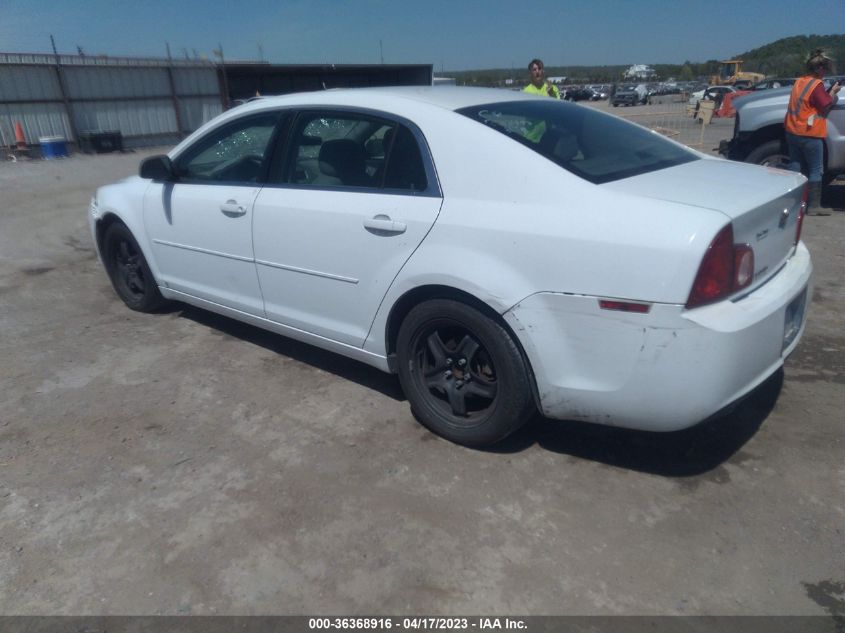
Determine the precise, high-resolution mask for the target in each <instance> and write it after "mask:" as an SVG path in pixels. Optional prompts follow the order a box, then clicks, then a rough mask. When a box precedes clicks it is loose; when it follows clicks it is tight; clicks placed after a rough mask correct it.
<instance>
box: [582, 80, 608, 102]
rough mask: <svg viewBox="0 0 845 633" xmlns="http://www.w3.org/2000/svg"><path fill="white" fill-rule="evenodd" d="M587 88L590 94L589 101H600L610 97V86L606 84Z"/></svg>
mask: <svg viewBox="0 0 845 633" xmlns="http://www.w3.org/2000/svg"><path fill="white" fill-rule="evenodd" d="M587 88H588V89H589V90H590V91H591V92H592V95H591V96H590V100H591V101H602V100H604V99H607V98H608V97H609V96H610V86H608V85H606V84H601V85H598V86H587Z"/></svg>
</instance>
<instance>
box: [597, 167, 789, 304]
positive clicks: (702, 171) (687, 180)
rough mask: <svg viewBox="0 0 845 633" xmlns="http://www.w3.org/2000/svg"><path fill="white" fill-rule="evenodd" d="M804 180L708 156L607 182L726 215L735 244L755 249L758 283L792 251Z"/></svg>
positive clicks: (634, 192)
mask: <svg viewBox="0 0 845 633" xmlns="http://www.w3.org/2000/svg"><path fill="white" fill-rule="evenodd" d="M804 182H805V180H804V177H803V176H801V175H800V174H797V173H793V172H788V171H783V170H780V169H773V168H763V167H759V166H757V165H747V164H745V163H737V162H733V161H726V160H720V159H710V158H706V159H702V160H697V161H692V162H690V163H685V164H683V165H678V166H676V167H671V168H669V169H664V170H659V171H655V172H650V173H648V174H643V175H640V176H634V177H631V178H626V179H624V180H618V181H614V182H612V183H608V184H605V185H602V186H603V187H606V188H608V189H614V190H617V191H619V192H621V193H625V194H628V195H636V196H642V197H647V198H653V199H656V200H667V201H671V202H676V203H681V204H685V205H688V206H694V207H699V208H704V209H711V210H713V211H716V212H719V213H722V214H723V215H725V216H726V223H727V221H728V219H730V221H731V222H732V224H733V233H734V243H735V244H748V245H749V246H750V247H751V248H752V249H753V251H754V281H753V282H752V287H754V286H758V285H760V284H761V283H763V282H765V281H766V280H767V279H768V278H769V277H771V276H772V275H773V274H775V273H776V272H777V271H778V270H779V269H780V267H781V266H782V265H783V264H784V262H785V261H786V260H787V259H788V258H789V257H790V255H791V254H792V252H793V249H794V246H795V234H796V229H797V221H798V211H799V209H800V207H801V199H802V195H803V191H804ZM714 183H715V185H714Z"/></svg>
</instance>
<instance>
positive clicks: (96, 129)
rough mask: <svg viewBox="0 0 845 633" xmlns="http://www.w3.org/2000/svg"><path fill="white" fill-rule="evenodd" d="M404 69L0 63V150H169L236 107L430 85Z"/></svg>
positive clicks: (65, 58)
mask: <svg viewBox="0 0 845 633" xmlns="http://www.w3.org/2000/svg"><path fill="white" fill-rule="evenodd" d="M432 68H433V67H432V66H431V65H430V64H414V65H393V64H391V65H352V64H347V65H344V64H341V65H335V64H326V65H302V66H291V65H272V64H268V63H263V62H262V63H227V64H225V65H219V64H215V63H213V62H210V61H205V60H196V59H185V60H183V59H163V58H150V59H146V58H122V57H108V56H88V55H52V54H26V53H0V145H2V146H11V145H13V144H14V142H15V126H16V124H17V123H20V125H21V128H22V130H23V133H24V137H25V141H26V143H27V144H28V145H30V146H32V145H36V144H38V143H39V139H43V138H47V137H60V138H63V139H65V140H67V141H68V142H69V143H71V144H75V145H77V146H78V145H79V144H80V141H82V142H83V144H84V142H85V141H86V140H88V139H90V138H91V137H93V136H95V135H103V134H114V135H117V136H119V137H120V139H121V142H122V147H124V148H133V147H144V146H151V145H171V144H174V143H176V142H178V141H179V140H180V139H182V138H184V137H185V136H186V135H187V134H189V133H191V132H193V131H194V130H196V129H197V128H198V127H199V126H200V125H202V124H203V123H205V122H206V121H208V120H209V119H211V118H212V117H214V116H215V115H217V114H219V113H220V112H222V111H223V110H224V109H225V108H226V107H228V106H229V105H231V104H234V103H236V102H237V100H239V99H247V98H249V97H252V96H255V94H256V93H260V94H262V95H271V94H285V93H288V92H301V91H304V90H320V89H327V88H336V87H351V86H386V85H430V84H431V83H432V76H433V69H432Z"/></svg>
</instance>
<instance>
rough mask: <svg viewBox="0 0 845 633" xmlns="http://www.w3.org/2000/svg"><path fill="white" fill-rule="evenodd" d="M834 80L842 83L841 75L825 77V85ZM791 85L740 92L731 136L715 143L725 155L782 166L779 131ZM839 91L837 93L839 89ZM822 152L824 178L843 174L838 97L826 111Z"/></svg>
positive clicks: (843, 118)
mask: <svg viewBox="0 0 845 633" xmlns="http://www.w3.org/2000/svg"><path fill="white" fill-rule="evenodd" d="M834 81H840V82H843V83H845V76H833V77H827V78H825V87H826V88H830V86H831V84H832V83H833V82H834ZM791 92H792V88H790V87H788V86H787V87H785V88H771V89H768V90H761V91H755V92H752V93H749V94H747V95H743V96H741V97H738V98H737V99H735V100H734V103H733V105H734V107H735V108H736V121H735V123H734V133H733V137H732V138H731V139H730V140H729V141H722V142H721V143H720V144H719V153H720V154H722V155H723V156H725V157H726V158H731V159H733V160H739V161H744V162H747V163H755V164H757V165H766V166H769V167H780V168H782V169H786V168H787V166H788V165H789V152H788V150H787V148H786V138H785V136H784V131H783V119H784V117H785V116H786V108H787V106H788V105H789V95H790V93H791ZM840 94H841V93H840ZM827 120H828V125H827V138H826V139H825V152H824V181H825V182H826V183H827V182H830V181H831V180H833V178H835V177H836V176H837V175H839V174H845V102H843V100H842V99H840V100H839V102H838V103H837V104H836V105H835V106H834V107H833V109H832V110H831V111H830V112H829V113H828V115H827Z"/></svg>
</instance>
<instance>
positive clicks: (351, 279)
mask: <svg viewBox="0 0 845 633" xmlns="http://www.w3.org/2000/svg"><path fill="white" fill-rule="evenodd" d="M255 263H256V264H260V265H262V266H269V267H270V268H279V269H281V270H289V271H291V272H294V273H302V274H304V275H314V276H315V277H324V278H325V279H334V280H335V281H343V282H345V283H348V284H357V283H358V279H355V278H354V277H343V276H342V275H334V274H332V273H324V272H320V271H319V270H310V269H308V268H299V267H297V266H288V265H286V264H277V263H275V262H268V261H264V260H263V259H256V260H255Z"/></svg>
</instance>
